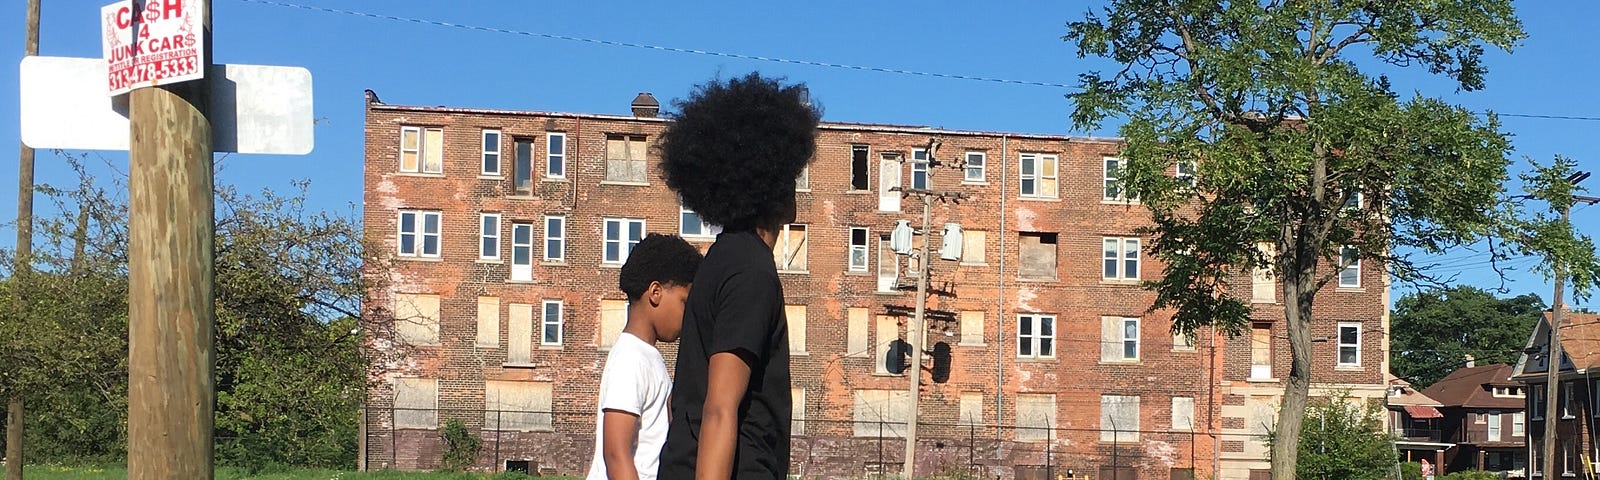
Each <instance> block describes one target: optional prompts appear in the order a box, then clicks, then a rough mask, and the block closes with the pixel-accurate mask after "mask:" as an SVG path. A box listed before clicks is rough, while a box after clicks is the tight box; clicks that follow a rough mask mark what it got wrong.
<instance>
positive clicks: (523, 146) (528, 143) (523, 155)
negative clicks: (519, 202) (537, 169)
mask: <svg viewBox="0 0 1600 480" xmlns="http://www.w3.org/2000/svg"><path fill="white" fill-rule="evenodd" d="M512 155H513V158H512V159H511V163H512V165H511V194H512V195H518V196H530V195H533V141H532V140H529V139H526V138H518V139H516V141H515V142H513V144H512Z"/></svg>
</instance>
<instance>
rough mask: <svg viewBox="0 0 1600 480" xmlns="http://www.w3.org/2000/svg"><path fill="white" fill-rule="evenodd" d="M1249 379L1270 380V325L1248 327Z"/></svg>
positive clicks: (1262, 324) (1258, 324) (1260, 324)
mask: <svg viewBox="0 0 1600 480" xmlns="http://www.w3.org/2000/svg"><path fill="white" fill-rule="evenodd" d="M1250 378H1272V324H1270V323H1257V324H1252V325H1251V327H1250Z"/></svg>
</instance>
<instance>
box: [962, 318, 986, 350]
mask: <svg viewBox="0 0 1600 480" xmlns="http://www.w3.org/2000/svg"><path fill="white" fill-rule="evenodd" d="M961 345H963V346H971V347H981V346H983V311H982V310H963V311H962V312H961Z"/></svg>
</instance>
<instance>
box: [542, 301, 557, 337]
mask: <svg viewBox="0 0 1600 480" xmlns="http://www.w3.org/2000/svg"><path fill="white" fill-rule="evenodd" d="M540 325H541V327H542V328H541V329H540V330H541V331H542V332H543V334H542V335H541V338H540V340H539V344H540V345H560V344H561V301H560V300H545V301H544V320H543V321H541V322H540Z"/></svg>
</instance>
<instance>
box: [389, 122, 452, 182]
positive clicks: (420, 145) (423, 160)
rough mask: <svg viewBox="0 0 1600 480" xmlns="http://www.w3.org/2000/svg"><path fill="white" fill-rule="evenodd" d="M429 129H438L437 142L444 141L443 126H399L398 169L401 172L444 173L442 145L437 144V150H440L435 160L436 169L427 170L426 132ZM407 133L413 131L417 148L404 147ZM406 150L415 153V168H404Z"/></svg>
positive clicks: (429, 130)
mask: <svg viewBox="0 0 1600 480" xmlns="http://www.w3.org/2000/svg"><path fill="white" fill-rule="evenodd" d="M431 131H438V132H439V142H440V143H443V142H444V128H443V127H423V126H404V127H400V158H399V160H400V162H399V163H400V171H401V172H403V173H421V174H427V175H440V174H443V173H444V158H442V155H443V152H444V146H443V145H440V146H439V147H440V148H439V151H440V152H441V153H440V155H441V158H439V159H438V162H436V165H437V169H434V170H429V169H428V132H431ZM407 133H413V134H415V135H416V136H417V148H416V149H415V150H413V149H409V148H406V134H407ZM406 152H411V153H415V154H417V167H416V168H415V169H412V170H407V169H406V162H405V157H406Z"/></svg>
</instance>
